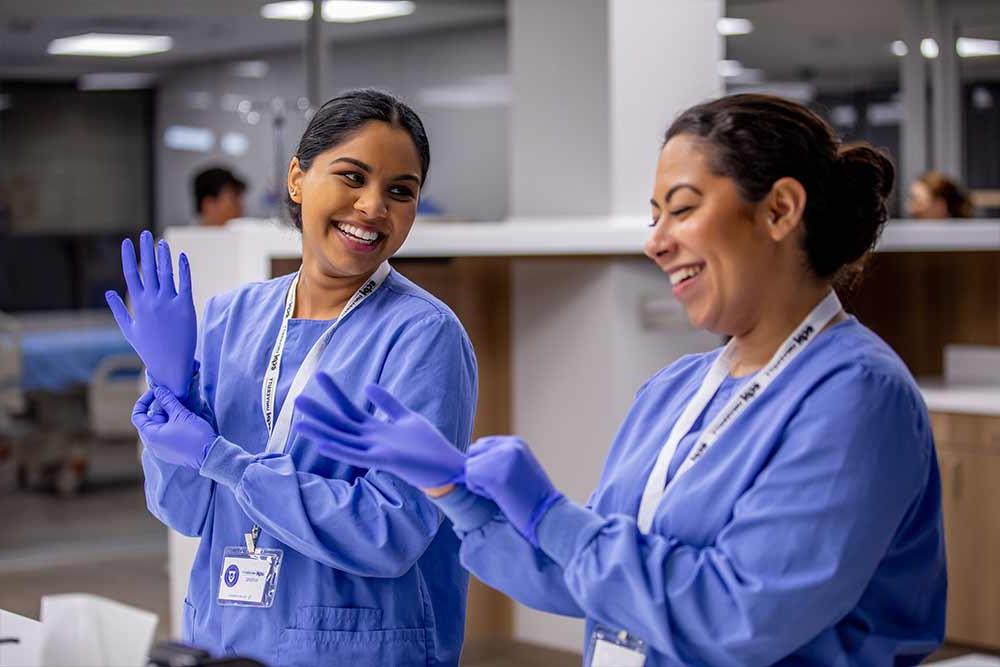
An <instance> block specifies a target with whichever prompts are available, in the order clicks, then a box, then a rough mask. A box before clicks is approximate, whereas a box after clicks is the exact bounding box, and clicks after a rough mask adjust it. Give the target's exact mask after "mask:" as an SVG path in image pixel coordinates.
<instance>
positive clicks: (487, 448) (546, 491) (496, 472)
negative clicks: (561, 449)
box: [465, 436, 563, 547]
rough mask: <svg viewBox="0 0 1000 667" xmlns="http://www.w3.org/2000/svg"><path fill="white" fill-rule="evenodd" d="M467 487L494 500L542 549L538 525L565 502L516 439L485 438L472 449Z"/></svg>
mask: <svg viewBox="0 0 1000 667" xmlns="http://www.w3.org/2000/svg"><path fill="white" fill-rule="evenodd" d="M465 485H466V486H467V487H468V488H469V490H470V491H472V492H473V493H476V494H479V495H481V496H485V497H487V498H491V499H492V500H493V501H494V502H495V503H496V504H497V505H498V506H499V507H500V509H501V510H502V511H503V513H504V515H505V516H506V517H507V520H508V521H510V523H511V525H513V526H514V528H516V529H517V531H518V532H519V533H521V535H523V536H524V538H525V539H526V540H528V541H529V542H531V544H532V545H534V546H536V547H537V546H538V524H539V523H540V522H541V520H542V517H544V516H545V513H546V512H547V511H548V510H549V508H550V507H552V505H554V504H555V502H556V501H557V500H559V499H560V498H562V497H563V496H562V494H561V493H559V492H558V491H557V490H556V488H555V487H554V486H552V482H551V481H550V480H549V476H548V475H547V474H545V470H543V469H542V465H541V464H540V463H539V462H538V460H537V459H536V458H535V456H534V454H532V453H531V449H530V448H529V447H528V445H527V443H526V442H524V441H523V440H521V439H520V438H516V437H514V436H491V437H489V438H481V439H479V440H477V441H476V442H474V443H473V444H472V447H470V448H469V457H468V459H467V460H466V462H465Z"/></svg>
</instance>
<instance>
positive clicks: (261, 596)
mask: <svg viewBox="0 0 1000 667" xmlns="http://www.w3.org/2000/svg"><path fill="white" fill-rule="evenodd" d="M243 537H244V539H245V540H246V546H245V547H226V548H225V550H224V551H223V555H222V573H221V574H220V576H219V598H218V603H219V604H220V605H225V606H230V607H259V608H264V609H266V608H268V607H270V606H271V605H272V604H274V594H275V592H276V591H277V590H278V573H279V572H280V571H281V559H282V556H283V555H284V552H283V551H282V550H281V549H261V548H259V547H258V546H257V539H258V538H259V537H260V527H259V526H254V527H253V529H252V530H251V531H250V532H249V533H246V534H245V535H244V536H243Z"/></svg>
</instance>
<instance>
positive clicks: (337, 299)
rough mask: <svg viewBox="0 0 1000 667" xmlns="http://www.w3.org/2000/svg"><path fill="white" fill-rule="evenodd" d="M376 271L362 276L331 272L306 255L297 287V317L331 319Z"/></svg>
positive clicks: (295, 315) (295, 313)
mask: <svg viewBox="0 0 1000 667" xmlns="http://www.w3.org/2000/svg"><path fill="white" fill-rule="evenodd" d="M372 273H374V271H373V272H369V273H366V274H363V275H360V276H346V277H341V276H331V275H328V274H326V273H323V271H322V270H321V269H320V268H319V267H318V266H316V264H315V262H310V261H307V260H306V258H305V257H303V262H302V269H301V270H300V271H299V284H298V287H297V288H296V290H295V311H294V313H293V316H294V317H297V318H299V319H304V320H332V319H335V318H337V317H339V316H340V313H341V312H342V311H343V310H344V306H346V305H347V302H348V301H350V300H351V297H352V296H354V293H355V292H357V291H358V290H359V289H361V286H362V285H364V284H365V282H366V281H367V280H368V279H369V278H371V276H372Z"/></svg>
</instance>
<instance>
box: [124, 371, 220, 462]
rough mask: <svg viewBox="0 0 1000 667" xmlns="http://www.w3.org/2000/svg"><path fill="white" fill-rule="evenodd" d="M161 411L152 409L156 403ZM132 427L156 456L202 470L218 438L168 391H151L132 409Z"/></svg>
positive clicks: (162, 388) (208, 425) (160, 388)
mask: <svg viewBox="0 0 1000 667" xmlns="http://www.w3.org/2000/svg"><path fill="white" fill-rule="evenodd" d="M154 398H155V399H156V401H157V402H158V403H159V407H160V408H161V409H156V407H155V406H153V399H154ZM132 425H133V426H135V428H136V430H137V431H138V432H139V437H140V438H141V439H142V442H143V444H144V445H146V447H147V448H148V449H149V451H150V452H152V454H153V456H155V457H156V458H158V459H160V460H161V461H166V462H167V463H173V464H174V465H182V466H187V467H189V468H194V469H196V470H197V469H199V468H201V464H202V463H203V462H204V461H205V455H206V454H207V453H208V450H209V448H210V447H211V446H212V444H213V443H214V442H215V439H216V438H218V437H219V435H218V434H217V433H216V432H215V429H213V428H212V425H211V424H209V423H208V422H207V421H205V420H204V419H202V418H201V417H199V416H198V415H196V414H194V413H193V412H191V411H190V410H188V409H187V408H185V407H184V406H183V405H181V403H180V401H178V400H177V398H176V397H175V396H174V395H173V394H171V393H170V392H169V391H168V390H167V389H166V388H165V387H156V388H154V389H150V390H149V391H147V392H146V393H145V394H143V395H142V396H140V397H139V400H138V401H136V403H135V407H134V408H133V409H132Z"/></svg>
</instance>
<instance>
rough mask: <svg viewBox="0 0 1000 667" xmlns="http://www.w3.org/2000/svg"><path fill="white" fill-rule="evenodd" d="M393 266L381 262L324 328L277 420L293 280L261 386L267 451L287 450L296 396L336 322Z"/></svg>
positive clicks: (303, 363)
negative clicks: (280, 378) (279, 382)
mask: <svg viewBox="0 0 1000 667" xmlns="http://www.w3.org/2000/svg"><path fill="white" fill-rule="evenodd" d="M390 270H391V267H390V266H389V262H382V264H381V265H380V266H379V267H378V268H377V269H376V270H375V273H373V274H372V276H371V278H369V279H368V281H367V282H365V284H364V285H362V286H361V289H359V290H358V291H357V292H355V293H354V296H352V297H351V299H350V301H348V302H347V305H346V306H344V309H343V310H342V311H341V312H340V315H339V316H338V317H337V319H336V320H334V322H333V324H331V325H330V327H329V328H328V329H327V330H326V331H324V332H323V335H322V336H320V337H319V340H317V341H316V343H315V344H314V345H313V346H312V348H311V349H310V350H309V354H307V355H306V358H305V359H304V360H303V361H302V365H301V366H299V369H298V371H297V372H296V373H295V378H294V379H293V380H292V386H291V387H290V388H289V389H288V396H286V397H285V402H284V403H282V405H281V412H280V413H279V414H278V421H277V423H274V404H275V401H276V400H277V397H276V394H277V387H278V376H279V374H280V373H281V356H282V355H283V354H284V352H285V338H286V337H287V335H288V320H290V319H291V317H292V312H293V311H294V310H295V290H296V288H297V287H298V284H299V276H298V274H296V276H295V279H294V280H292V285H291V287H289V288H288V296H287V297H286V299H285V312H284V314H283V315H282V318H281V328H280V329H278V336H277V338H275V340H274V349H273V350H272V351H271V357H270V360H269V361H268V364H267V369H266V370H265V371H264V382H263V384H262V385H261V388H260V402H261V409H262V410H263V412H264V423H265V424H266V425H267V430H268V432H269V433H270V436H269V437H268V440H267V452H268V453H269V454H270V453H273V452H283V451H284V450H285V444H286V441H287V440H288V433H289V430H290V427H291V424H292V413H293V412H294V411H295V399H296V398H298V396H299V394H301V393H302V390H303V389H304V388H305V386H306V383H307V382H308V381H309V379H310V378H311V377H312V375H313V373H314V372H315V371H316V368H317V367H318V366H319V359H320V357H321V356H322V355H323V352H324V351H325V350H326V346H327V345H329V343H330V338H331V337H332V336H333V332H334V331H335V330H336V329H337V325H339V324H340V323H341V322H343V321H344V319H345V318H346V317H347V316H348V315H349V314H350V313H351V311H352V310H354V309H355V308H357V307H358V306H359V305H361V302H362V301H364V300H365V299H367V298H368V297H369V296H371V295H372V294H374V293H375V290H377V289H378V288H379V286H380V285H381V284H382V283H383V282H385V279H386V277H387V276H388V275H389V272H390Z"/></svg>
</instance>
